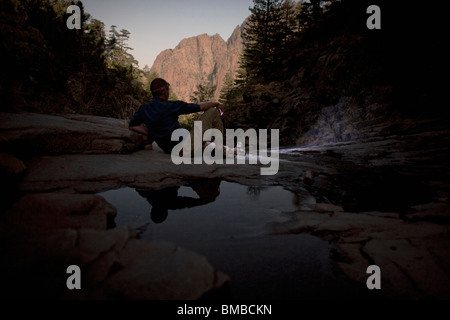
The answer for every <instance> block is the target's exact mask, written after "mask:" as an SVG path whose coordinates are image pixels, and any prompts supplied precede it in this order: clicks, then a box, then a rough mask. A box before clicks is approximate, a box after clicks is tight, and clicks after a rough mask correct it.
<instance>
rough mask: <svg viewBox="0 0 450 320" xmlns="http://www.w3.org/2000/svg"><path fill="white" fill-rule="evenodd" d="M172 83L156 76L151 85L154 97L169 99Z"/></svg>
mask: <svg viewBox="0 0 450 320" xmlns="http://www.w3.org/2000/svg"><path fill="white" fill-rule="evenodd" d="M169 87H170V84H169V83H168V82H167V81H166V80H164V79H161V78H156V79H155V80H153V81H152V83H151V85H150V90H151V92H152V95H153V96H154V97H159V98H161V99H162V100H169Z"/></svg>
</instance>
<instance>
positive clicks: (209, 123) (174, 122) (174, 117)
mask: <svg viewBox="0 0 450 320" xmlns="http://www.w3.org/2000/svg"><path fill="white" fill-rule="evenodd" d="M169 87H170V84H169V83H168V82H167V81H166V80H164V79H161V78H157V79H155V80H153V81H152V83H151V85H150V90H151V92H152V94H153V100H152V101H150V102H148V103H146V104H144V105H143V106H141V107H140V108H139V110H138V111H137V112H136V113H135V114H134V116H133V118H132V119H131V121H130V123H129V129H130V130H132V131H135V132H137V133H140V134H143V135H146V136H148V137H149V139H150V141H155V142H156V143H157V144H158V146H159V147H160V148H161V149H162V150H163V151H164V152H165V153H168V154H171V153H172V149H173V147H175V146H176V145H178V144H179V143H180V142H181V140H182V138H180V141H172V139H171V138H172V132H174V131H175V130H176V129H180V128H181V125H180V123H179V122H178V117H179V116H180V115H182V114H190V113H197V112H200V111H204V113H203V114H202V115H201V116H200V117H199V119H198V121H201V122H202V130H203V132H202V136H203V134H204V133H205V131H207V130H208V129H218V130H220V132H222V134H223V133H224V125H223V121H222V118H221V116H222V114H223V110H222V108H221V105H220V104H219V103H217V102H202V103H186V102H182V101H169ZM190 134H191V137H193V130H192V131H191V133H190ZM191 150H192V151H194V139H191ZM227 150H228V148H227V147H224V154H225V153H226V151H227ZM233 153H234V152H233Z"/></svg>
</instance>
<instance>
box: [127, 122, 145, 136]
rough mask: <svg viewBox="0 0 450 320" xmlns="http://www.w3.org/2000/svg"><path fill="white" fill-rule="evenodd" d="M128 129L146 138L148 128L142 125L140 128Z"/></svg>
mask: <svg viewBox="0 0 450 320" xmlns="http://www.w3.org/2000/svg"><path fill="white" fill-rule="evenodd" d="M128 129H130V130H131V131H134V132H137V133H140V134H143V135H144V136H148V128H147V126H146V125H144V124H142V125H140V126H136V127H129V128H128Z"/></svg>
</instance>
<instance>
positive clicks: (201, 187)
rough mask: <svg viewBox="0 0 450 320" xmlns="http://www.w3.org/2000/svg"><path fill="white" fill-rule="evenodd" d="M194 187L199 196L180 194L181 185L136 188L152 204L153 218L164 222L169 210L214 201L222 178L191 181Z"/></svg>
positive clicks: (156, 221) (158, 221) (157, 221)
mask: <svg viewBox="0 0 450 320" xmlns="http://www.w3.org/2000/svg"><path fill="white" fill-rule="evenodd" d="M190 186H191V187H192V189H193V190H194V191H195V192H196V193H197V194H198V196H199V198H191V197H183V196H178V189H180V187H179V186H174V187H168V188H164V189H160V190H136V191H137V192H138V193H139V194H140V195H141V196H142V197H144V198H145V199H147V201H148V202H149V203H150V204H151V206H152V211H151V213H150V216H151V219H152V220H153V222H155V223H161V222H164V221H165V220H166V218H167V216H168V211H169V209H170V210H177V209H185V208H192V207H196V206H201V205H205V204H208V203H210V202H213V201H215V200H216V198H217V196H218V195H219V193H220V180H218V179H208V180H198V181H194V182H192V183H190Z"/></svg>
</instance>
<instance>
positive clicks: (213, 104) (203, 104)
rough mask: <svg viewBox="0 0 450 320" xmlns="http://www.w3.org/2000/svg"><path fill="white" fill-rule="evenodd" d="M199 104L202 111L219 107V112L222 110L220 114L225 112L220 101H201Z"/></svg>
mask: <svg viewBox="0 0 450 320" xmlns="http://www.w3.org/2000/svg"><path fill="white" fill-rule="evenodd" d="M199 105H200V111H206V110H209V109H211V108H217V110H219V112H220V115H222V114H223V109H222V105H221V104H220V103H218V102H201V103H199Z"/></svg>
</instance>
